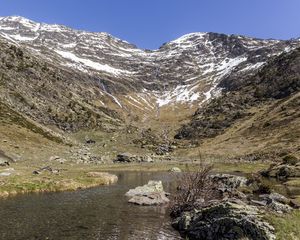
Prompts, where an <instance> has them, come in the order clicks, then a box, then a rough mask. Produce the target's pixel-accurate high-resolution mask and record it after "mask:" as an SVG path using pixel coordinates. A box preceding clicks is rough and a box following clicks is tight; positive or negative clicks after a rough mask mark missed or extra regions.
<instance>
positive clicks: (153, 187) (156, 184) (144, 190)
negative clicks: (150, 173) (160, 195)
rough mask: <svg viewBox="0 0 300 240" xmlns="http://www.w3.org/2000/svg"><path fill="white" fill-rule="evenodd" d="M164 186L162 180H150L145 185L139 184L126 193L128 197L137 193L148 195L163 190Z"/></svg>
mask: <svg viewBox="0 0 300 240" xmlns="http://www.w3.org/2000/svg"><path fill="white" fill-rule="evenodd" d="M163 191H164V187H163V185H162V181H149V182H148V183H147V184H145V185H144V186H139V187H136V188H134V189H130V190H129V191H128V192H127V193H126V194H125V195H126V196H127V197H133V196H136V195H147V194H149V193H153V192H163Z"/></svg>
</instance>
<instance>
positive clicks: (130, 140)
mask: <svg viewBox="0 0 300 240" xmlns="http://www.w3.org/2000/svg"><path fill="white" fill-rule="evenodd" d="M284 159H292V160H290V161H291V163H290V162H288V163H287V162H284V161H285V160H284ZM295 159H296V160H295ZM298 159H300V39H290V40H275V39H257V38H252V37H247V36H241V35H226V34H220V33H211V32H208V33H191V34H187V35H184V36H182V37H180V38H178V39H175V40H173V41H170V42H167V43H164V44H163V45H162V46H161V47H160V48H159V49H157V50H148V49H139V48H138V47H137V46H135V45H133V44H130V43H128V42H126V41H123V40H121V39H118V38H116V37H114V36H112V35H110V34H108V33H103V32H101V33H96V32H87V31H82V30H75V29H71V28H69V27H66V26H63V25H57V24H52V25H50V24H45V23H37V22H34V21H31V20H29V19H26V18H23V17H18V16H11V17H1V18H0V197H1V198H3V199H5V198H7V200H8V201H11V203H12V205H14V204H15V202H14V201H18V200H17V199H18V198H17V197H20V195H22V194H24V201H25V202H28V203H29V204H30V203H31V201H33V202H35V201H37V202H39V201H40V200H41V198H44V197H46V198H47V199H48V197H49V198H51V197H50V196H51V195H42V194H41V195H38V194H37V195H36V196H34V195H30V194H29V193H45V192H46V193H49V192H61V193H59V195H56V197H57V198H58V200H62V201H64V200H65V198H68V197H66V196H67V195H68V194H70V195H72V194H74V195H76V197H78V198H81V197H83V198H84V197H85V196H86V195H85V194H88V196H89V197H91V195H93V194H96V195H97V196H98V197H100V198H104V199H105V201H110V199H111V198H113V197H114V196H115V195H114V194H116V196H118V197H120V196H123V193H122V194H121V192H120V189H122V191H123V190H124V189H125V188H128V186H129V185H130V186H131V187H132V185H134V184H145V183H146V182H145V179H147V180H148V178H149V176H152V175H153V176H154V177H155V176H159V177H162V178H167V179H168V177H166V176H169V175H170V174H169V173H167V172H169V171H172V169H173V170H174V168H175V169H178V168H179V170H180V171H181V170H182V171H183V172H188V173H189V172H197V171H198V168H199V166H202V165H203V164H209V165H213V166H214V169H213V171H214V172H213V173H214V174H216V173H222V174H225V175H226V174H233V175H234V176H237V177H240V176H243V177H248V178H249V179H251V180H253V179H255V177H256V176H257V174H260V172H261V171H263V170H266V169H268V168H269V166H270V165H271V166H273V167H274V166H275V167H276V166H277V165H278V169H279V170H278V169H277V170H276V171H278V172H276V171H275V170H274V171H275V173H276V174H277V175H276V174H275V173H273V172H272V171H273V170H272V169H271V168H270V169H269V171H270V172H271V173H273V174H275V175H276V177H279V176H280V177H284V179H279V180H280V181H275V180H274V181H270V182H268V184H267V186H265V185H263V184H264V183H260V184H261V185H262V186H263V187H265V188H266V189H267V190H270V189H273V188H274V189H276V191H277V190H278V189H279V190H278V191H279V192H281V193H282V194H285V195H288V197H291V198H293V200H295V201H296V202H297V201H298V202H299V201H300V192H299V189H300V183H299V177H300V170H299V162H297V161H299V160H298ZM282 161H283V162H282ZM276 164H277V165H276ZM286 165H287V166H286ZM282 169H283V170H282ZM104 171H105V172H109V174H108V175H107V173H103V172H104ZM111 173H113V174H116V175H118V176H119V178H120V177H121V179H119V180H121V184H119V185H113V186H109V187H108V186H104V185H111V184H115V183H116V179H115V178H114V175H113V174H111ZM102 174H104V175H102ZM128 176H129V177H128ZM272 177H274V176H272ZM277 180H278V179H277ZM253 181H254V182H255V181H256V180H253ZM167 182H168V184H171V183H170V181H169V180H168V181H167ZM126 184H127V185H126ZM128 184H129V185H128ZM99 186H102V187H101V188H98V187H99ZM168 187H170V186H169V185H168ZM251 187H252V186H251ZM109 188H111V189H114V191H115V192H110V193H109V194H111V195H107V196H106V195H103V192H102V190H103V189H109ZM265 188H264V190H265ZM100 189H101V190H100ZM74 190H80V191H78V192H73V193H71V191H74ZM239 190H240V189H239ZM259 190H261V189H259ZM98 191H100V192H101V194H99V192H98ZM243 191H244V192H243ZM251 191H252V190H251ZM255 191H256V189H254V190H253V193H254V192H255ZM27 194H29V195H27ZM64 194H66V195H64ZM89 194H91V195H89ZM238 194H241V195H242V194H249V192H247V191H245V189H242V190H241V193H240V192H238ZM255 194H256V193H255ZM268 194H270V193H268ZM245 196H246V195H245ZM14 197H15V198H14ZM21 198H22V197H21ZM106 198H107V199H106ZM32 199H33V200H32ZM89 199H90V198H89ZM73 200H74V199H73ZM73 200H72V205H74V206H76V207H78V203H77V202H76V201H75V202H74V201H73ZM55 201H56V200H55ZM254 201H256V200H254ZM95 202H96V201H94V200H93V201H92V202H91V205H93V206H94V205H95ZM40 203H41V204H44V203H43V202H40ZM293 203H294V202H293ZM116 204H121V205H122V204H124V202H122V201H119V200H118V201H116V202H114V203H113V206H114V207H117V208H118V206H116ZM126 204H127V202H126ZM295 205H296V206H298V205H297V204H296V203H295ZM122 206H123V205H122ZM123 209H125V210H126V211H129V210H130V211H133V212H134V213H135V211H136V209H133V210H132V209H131V208H128V207H124V206H123ZM128 209H129V210H128ZM100 210H101V211H102V210H103V211H105V214H108V212H109V211H108V210H107V209H106V208H105V209H100ZM0 211H1V210H0ZM2 211H3V212H4V213H5V214H7V212H6V210H5V209H2ZM71 211H72V209H71V208H68V212H69V213H70V212H71ZM90 211H91V209H90V208H89V209H88V212H90ZM157 211H162V212H163V213H162V212H160V213H161V214H160V216H161V218H162V219H164V221H169V220H166V219H165V212H164V211H165V210H157ZM279 212H280V211H279ZM298 212H299V211H298V210H297V211H296V213H291V214H286V215H285V217H286V219H297V218H298V215H297V214H298ZM48 213H49V212H47V214H48ZM145 214H148V215H149V216H151V217H153V216H152V213H149V212H147V211H146V212H145ZM276 214H277V212H276ZM276 214H273V213H270V215H267V214H266V216H267V217H268V220H269V219H270V221H272V223H274V225H275V226H276V227H277V226H278V225H280V224H282V222H281V221H283V224H288V223H287V222H286V221H284V220H281V219H279V218H278V216H277V215H276ZM108 215H109V214H108ZM108 215H107V217H108V221H111V219H110V218H109V216H108ZM148 215H146V216H148ZM97 216H98V215H97ZM163 216H164V217H163ZM123 217H124V216H123ZM93 218H94V217H91V219H93ZM9 219H10V221H11V223H12V222H14V220H13V218H9ZM57 219H59V221H60V220H61V219H63V216H62V218H61V216H58V218H57ZM35 220H36V219H35ZM112 220H115V218H113V219H112ZM131 220H132V219H131ZM298 220H299V219H298ZM292 221H294V220H292ZM149 224H153V226H154V227H153V228H151V229H150V232H151V231H156V230H153V229H159V227H160V226H157V225H156V224H154V223H153V222H151V223H149ZM93 226H94V225H93ZM26 227H28V229H29V231H33V229H31V228H30V226H26ZM288 227H290V225H288ZM288 227H287V228H288ZM108 228H109V230H111V229H110V227H108ZM295 229H296V230H295ZM276 230H277V229H276ZM291 231H293V233H297V231H298V229H297V227H295V226H292V230H291ZM92 233H93V234H94V233H95V232H93V231H92ZM76 234H78V233H77V231H76ZM126 234H129V235H130V234H131V233H130V232H128V231H126ZM163 234H166V236H173V237H174V239H175V238H176V239H177V237H178V239H179V236H178V234H175V233H174V232H172V231H169V229H168V230H167V231H166V233H163ZM169 234H170V235H169ZM277 234H278V236H279V235H280V234H284V232H283V233H282V232H279V233H277ZM135 236H140V235H139V233H135ZM270 239H271V238H270ZM279 239H280V238H279ZM287 239H288V238H287ZM291 239H293V238H291Z"/></svg>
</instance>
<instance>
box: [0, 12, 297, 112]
mask: <svg viewBox="0 0 300 240" xmlns="http://www.w3.org/2000/svg"><path fill="white" fill-rule="evenodd" d="M0 35H1V36H2V37H3V38H5V39H6V40H8V41H9V42H10V43H15V44H17V45H19V46H22V47H26V48H27V49H29V50H30V51H31V52H32V54H34V55H36V56H38V57H41V58H43V59H44V60H45V61H47V62H51V63H55V64H58V65H59V66H60V67H61V68H64V69H68V70H70V69H71V70H72V71H76V72H78V73H79V74H80V75H85V76H87V75H88V76H92V78H93V82H94V84H97V86H98V88H99V91H100V92H101V93H102V94H103V95H104V96H105V97H106V98H107V99H109V100H110V101H111V102H112V104H113V105H114V106H113V107H115V108H119V109H122V108H124V109H127V108H130V109H131V110H133V111H141V112H149V111H150V112H151V111H153V110H156V108H157V107H162V106H166V105H170V104H178V103H191V102H192V103H194V104H195V105H198V104H200V103H202V102H204V101H206V100H208V99H210V98H211V97H212V96H214V95H216V94H217V93H218V92H219V90H218V89H216V86H217V84H218V83H219V82H220V80H221V79H222V78H224V77H226V76H228V75H230V73H231V72H232V71H233V70H234V69H237V70H239V72H242V75H247V74H252V73H253V72H255V70H256V69H259V68H260V67H261V66H262V65H263V64H264V63H265V62H266V61H267V59H268V58H270V57H272V56H274V55H278V54H280V53H282V52H284V51H290V50H291V49H293V48H295V47H296V46H299V45H300V44H299V41H297V40H291V41H278V40H260V39H254V38H250V37H243V36H235V35H224V34H216V33H193V34H188V35H185V36H183V37H181V38H179V39H177V40H174V41H172V42H169V43H166V44H164V45H163V46H162V47H161V48H160V49H158V50H154V51H150V50H141V49H138V48H137V47H136V46H134V45H132V44H129V43H127V42H125V41H122V40H120V39H117V38H115V37H113V36H111V35H109V34H107V33H91V32H85V31H79V30H73V29H70V28H67V27H65V26H60V25H48V24H41V23H36V22H33V21H30V20H28V19H25V18H22V17H6V18H1V19H0ZM101 105H102V106H104V107H106V106H107V103H105V102H104V101H102V103H101Z"/></svg>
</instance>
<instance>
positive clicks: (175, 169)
mask: <svg viewBox="0 0 300 240" xmlns="http://www.w3.org/2000/svg"><path fill="white" fill-rule="evenodd" d="M169 172H182V170H181V169H180V168H179V167H172V168H171V169H170V170H169Z"/></svg>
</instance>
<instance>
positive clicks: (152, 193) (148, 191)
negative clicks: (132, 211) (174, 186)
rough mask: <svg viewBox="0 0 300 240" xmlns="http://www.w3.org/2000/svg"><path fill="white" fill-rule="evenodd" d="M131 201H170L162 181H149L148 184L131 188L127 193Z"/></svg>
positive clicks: (160, 202) (142, 203)
mask: <svg viewBox="0 0 300 240" xmlns="http://www.w3.org/2000/svg"><path fill="white" fill-rule="evenodd" d="M125 195H126V196H127V197H130V199H129V200H128V202H129V203H134V204H138V205H161V204H165V203H168V202H169V199H168V198H167V196H168V194H167V193H166V192H164V188H163V185H162V182H161V181H149V182H148V184H146V185H144V186H140V187H136V188H134V189H130V190H129V191H128V192H127V193H126V194H125Z"/></svg>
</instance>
